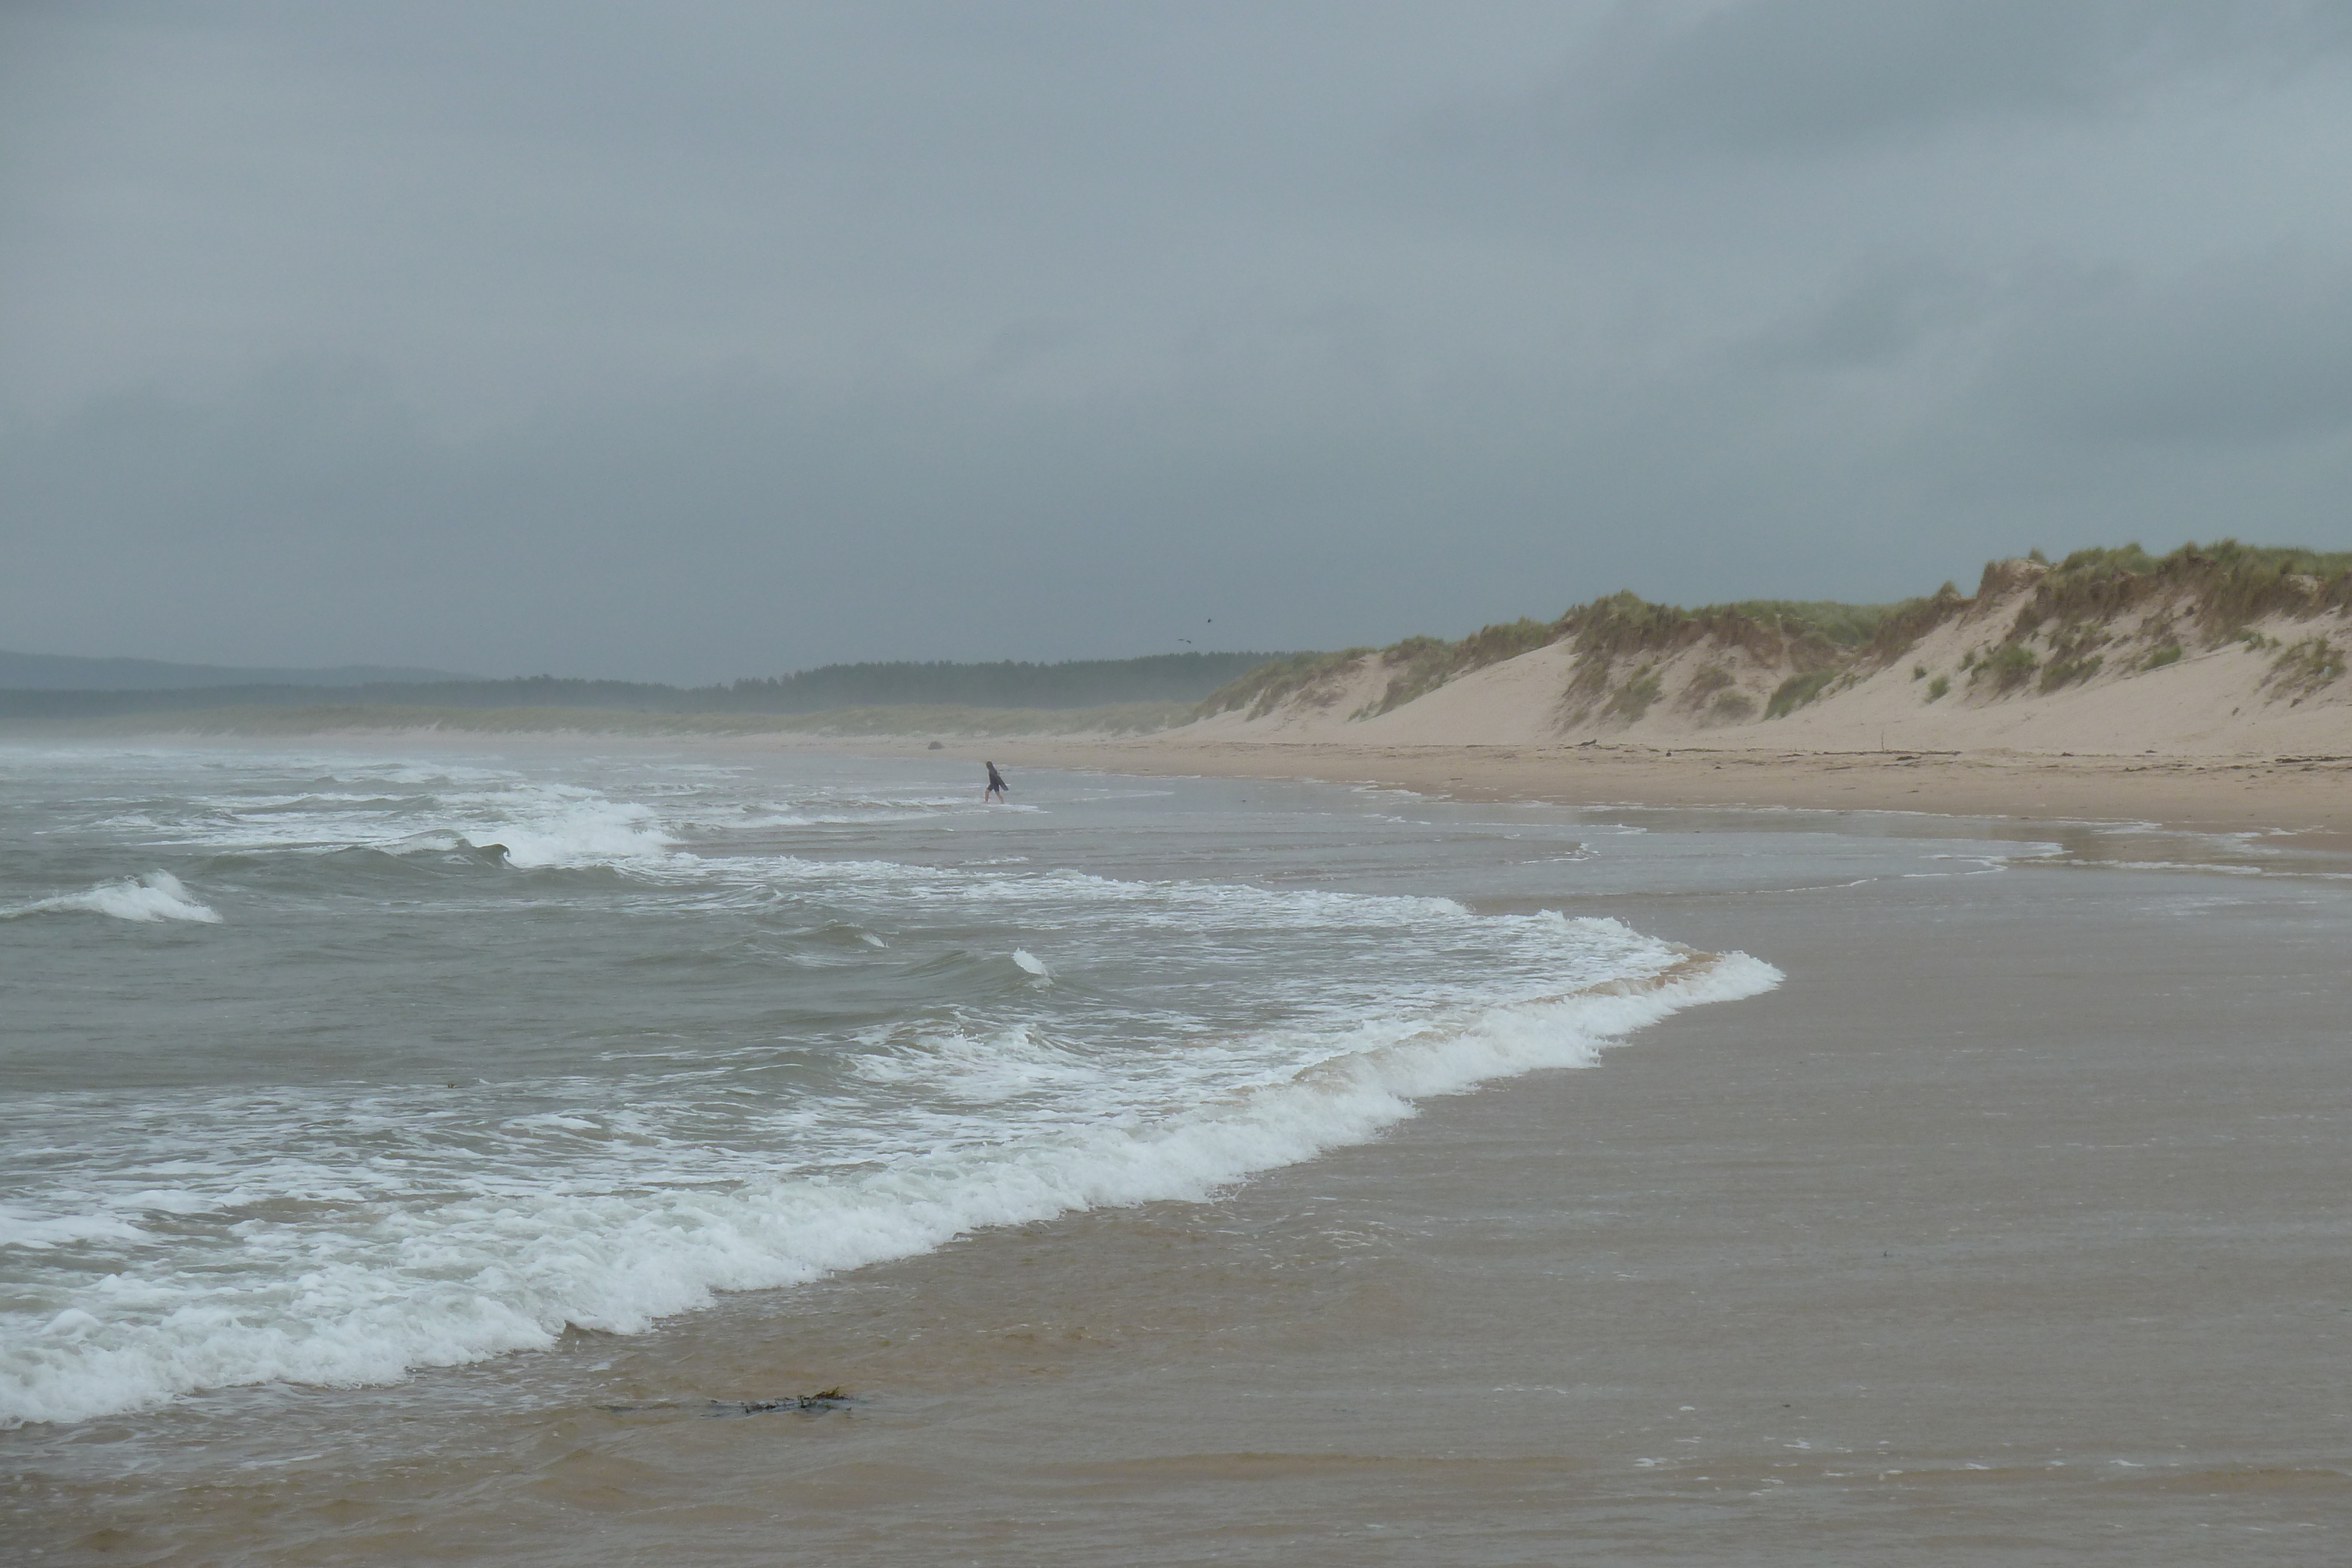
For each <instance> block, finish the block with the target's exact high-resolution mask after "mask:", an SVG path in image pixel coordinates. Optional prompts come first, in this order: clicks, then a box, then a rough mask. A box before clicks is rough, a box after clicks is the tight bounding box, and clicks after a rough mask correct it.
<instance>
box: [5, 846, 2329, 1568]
mask: <svg viewBox="0 0 2352 1568" xmlns="http://www.w3.org/2000/svg"><path fill="white" fill-rule="evenodd" d="M1749 825H1752V820H1751V821H1750V823H1749ZM1915 826H1916V824H1915ZM2346 885H2347V884H2345V883H2341V882H2336V881H2331V880H2320V879H2315V878H2307V877H2245V876H2227V875H2221V874H2218V873H2172V872H2145V871H2142V872H2125V871H2114V870H2102V869H2096V868H2085V867H2083V866H2079V865H2077V866H2041V867H2034V866H2024V867H2018V868H2015V869H2011V870H2010V871H2007V872H2004V873H1999V874H1994V875H1983V876H1969V877H1951V878H1937V879H1932V880H1898V881H1895V882H1887V883H1874V884H1872V885H1871V886H1868V887H1864V888H1832V887H1820V888H1812V889H1803V890H1796V891H1789V892H1775V893H1763V894H1754V893H1751V894H1705V895H1695V896H1686V897H1656V896H1650V897H1641V898H1633V897H1627V898H1619V899H1604V900H1587V901H1577V900H1574V899H1570V900H1567V901H1565V902H1566V904H1567V906H1568V907H1569V908H1570V911H1571V912H1572V913H1580V914H1608V915H1617V916H1619V917H1621V918H1623V919H1625V920H1627V921H1628V922H1629V923H1631V924H1633V925H1636V926H1638V927H1640V928H1642V929H1644V930H1648V931H1653V932H1656V933H1658V934H1661V935H1664V936H1670V937H1673V938H1675V939H1678V940H1682V941H1685V942H1689V943H1692V944H1694V945H1696V946H1701V947H1705V948H1708V949H1714V950H1721V949H1727V948H1739V949H1743V950H1746V951H1749V952H1753V953H1756V954H1758V955H1759V956H1763V957H1766V958H1769V960H1771V961H1772V962H1774V963H1776V964H1778V965H1780V967H1782V968H1783V969H1784V970H1786V971H1787V973H1788V976H1789V978H1788V981H1787V983H1786V984H1785V985H1784V986H1783V987H1782V988H1780V990H1778V991H1776V992H1774V993H1771V994H1769V995H1768V996H1765V997H1762V998H1755V999H1752V1000H1749V1001H1745V1002H1738V1003H1733V1004H1728V1005H1724V1006H1717V1007H1712V1008H1702V1009H1694V1010H1691V1011H1688V1012H1685V1013H1684V1014H1681V1015H1679V1016H1677V1017H1675V1018H1674V1019H1670V1020H1668V1021H1667V1022H1665V1023H1664V1024H1662V1025H1659V1026H1656V1027H1654V1028H1653V1029H1651V1030H1647V1031H1645V1032H1643V1034H1641V1035H1639V1036H1637V1037H1635V1038H1634V1039H1633V1040H1632V1041H1631V1042H1629V1043H1628V1044H1626V1045H1625V1046H1623V1047H1622V1048H1621V1049H1619V1050H1617V1051H1612V1052H1611V1053H1610V1054H1609V1055H1608V1056H1607V1057H1606V1058H1605V1059H1604V1060H1603V1061H1602V1062H1601V1064H1600V1065H1599V1066H1597V1067H1594V1068H1591V1069H1589V1070H1584V1071H1570V1072H1558V1073H1550V1074H1544V1075H1538V1076H1535V1077H1529V1078H1522V1079H1518V1080H1515V1081H1512V1082H1507V1083H1504V1084H1498V1085H1496V1086H1493V1087H1491V1088H1489V1089H1488V1090H1486V1091H1485V1092H1480V1093H1476V1094H1473V1095H1467V1096H1463V1097H1460V1098H1454V1099H1447V1100H1440V1101H1434V1102H1431V1103H1429V1104H1428V1105H1427V1106H1426V1108H1425V1109H1424V1112H1423V1114H1422V1115H1421V1116H1420V1117H1418V1118H1417V1119H1415V1120H1413V1121H1412V1122H1410V1123H1407V1124H1404V1125H1403V1126H1402V1127H1400V1128H1398V1129H1397V1130H1395V1131H1394V1132H1393V1133H1392V1134H1391V1135H1390V1136H1388V1137H1386V1138H1384V1139H1382V1140H1381V1141H1380V1142H1378V1143H1375V1144H1372V1145H1367V1146H1364V1147H1360V1148H1355V1149H1350V1150H1344V1151H1341V1152H1339V1153H1336V1154H1334V1155H1328V1156H1326V1157H1325V1158H1322V1159H1319V1160H1317V1161H1314V1162H1312V1163H1309V1164H1307V1165H1304V1166H1295V1167H1291V1168H1288V1169H1286V1170H1281V1171H1276V1172H1274V1173H1271V1174H1269V1175H1267V1176H1262V1177H1260V1178H1257V1179H1255V1180H1254V1181H1252V1182H1250V1183H1248V1184H1246V1185H1245V1186H1242V1187H1241V1188H1239V1189H1238V1190H1236V1191H1234V1192H1233V1193H1231V1194H1229V1195H1227V1196H1226V1197H1223V1198H1222V1199H1220V1200H1219V1201H1216V1202H1213V1203H1210V1204H1205V1205H1179V1204H1169V1205H1158V1206H1152V1207H1145V1208H1139V1209H1129V1210H1118V1211H1107V1212H1098V1213H1090V1214H1083V1215H1077V1216H1073V1217H1070V1218H1066V1219H1063V1220H1060V1221H1056V1222H1054V1223H1051V1224H1046V1225H1040V1226H1035V1227H1031V1228H1025V1229H1023V1230H1019V1231H1007V1232H994V1233H984V1234H981V1235H977V1236H973V1237H971V1238H968V1239H965V1240H963V1241H961V1242H960V1243H958V1244H956V1245H954V1246H951V1247H950V1248H948V1249H945V1250H943V1251H941V1252H939V1253H936V1254H933V1255H930V1256H928V1257H925V1258H920V1259H916V1260H909V1261H908V1262H904V1263H900V1264H896V1265H889V1266H886V1267H881V1268H876V1269H869V1270H861V1271H858V1272H857V1273H855V1274H853V1275H849V1276H846V1277H844V1278H842V1279H839V1280H835V1281H830V1282H827V1283H825V1284H824V1285H821V1286H818V1287H814V1288H812V1289H809V1290H806V1291H798V1292H793V1293H792V1294H791V1295H790V1296H789V1297H788V1298H779V1297H775V1296H747V1297H740V1298H735V1299H732V1300H730V1301H728V1302H727V1303H725V1304H724V1305H722V1306H721V1307H720V1308H719V1309H718V1310H716V1311H714V1312H709V1313H706V1314H703V1315H700V1316H697V1317H694V1318H690V1319H687V1320H682V1321H680V1322H678V1323H677V1325H676V1326H674V1327H672V1328H669V1329H667V1330H665V1331H663V1332H661V1333H656V1334H654V1335H651V1336H647V1337H646V1338H643V1339H637V1340H616V1339H613V1338H610V1337H607V1336H599V1335H587V1334H580V1335H574V1336H571V1337H570V1338H569V1339H568V1340H567V1342H566V1343H565V1345H564V1347H563V1348H562V1350H560V1351H558V1352H556V1353H554V1354H555V1357H556V1358H557V1360H558V1362H559V1364H560V1365H561V1368H562V1381H563V1382H564V1384H565V1390H566V1391H565V1392H564V1393H563V1395H562V1397H560V1398H559V1399H557V1401H556V1402H555V1404H554V1405H553V1406H548V1405H546V1404H545V1403H543V1401H544V1399H545V1386H546V1368H545V1366H544V1365H541V1367H540V1368H539V1369H538V1370H536V1371H534V1372H533V1373H531V1374H530V1376H531V1378H532V1379H534V1380H535V1381H534V1387H535V1388H536V1389H537V1391H538V1392H536V1393H535V1394H534V1395H533V1396H532V1397H531V1398H530V1400H529V1401H522V1402H519V1404H518V1406H517V1407H516V1408H515V1409H514V1411H513V1413H512V1414H511V1415H510V1416H506V1417H504V1418H497V1417H493V1418H490V1419H487V1420H486V1419H485V1418H484V1417H483V1416H481V1415H480V1414H479V1395H480V1393H481V1391H482V1390H483V1389H485V1388H486V1387H487V1388H493V1389H495V1388H496V1387H497V1386H499V1381H500V1380H501V1379H512V1378H516V1377H518V1376H519V1374H518V1373H517V1371H516V1368H517V1366H518V1365H519V1364H520V1363H518V1362H513V1361H510V1362H508V1363H503V1364H489V1365H486V1366H480V1367H475V1368H468V1369H461V1370H459V1371H457V1372H452V1373H446V1374H433V1375H427V1376H426V1377H425V1378H424V1379H421V1380H420V1382H421V1383H423V1384H424V1385H426V1392H427V1394H428V1396H429V1393H430V1387H431V1385H433V1384H434V1382H435V1380H436V1379H437V1380H440V1381H441V1382H443V1383H444V1384H445V1385H446V1386H447V1387H448V1389H449V1390H450V1392H451V1396H452V1397H451V1399H450V1401H449V1408H450V1413H449V1414H447V1415H446V1416H436V1414H435V1413H434V1411H433V1408H432V1406H431V1404H430V1400H429V1397H428V1398H427V1400H426V1401H425V1403H424V1404H422V1405H420V1404H419V1402H418V1400H417V1398H416V1396H415V1390H414V1389H411V1390H407V1391H403V1392H402V1393H400V1394H399V1395H398V1396H393V1395H390V1394H381V1393H379V1394H370V1393H365V1392H362V1393H358V1394H354V1393H351V1392H344V1391H331V1390H329V1391H310V1392H298V1393H292V1394H288V1393H268V1392H263V1391H256V1392H254V1393H252V1394H250V1395H247V1396H238V1397H241V1398H246V1399H249V1400H252V1401H256V1402H266V1401H271V1400H274V1401H277V1402H278V1411H279V1419H278V1421H277V1422H276V1424H275V1434H276V1435H275V1436H274V1437H266V1438H264V1437H248V1438H247V1439H246V1440H247V1442H249V1443H251V1444H253V1445H254V1446H253V1448H252V1451H251V1452H250V1453H249V1454H246V1455H243V1456H231V1455H224V1454H222V1453H220V1452H218V1451H216V1450H215V1451H212V1452H208V1453H206V1454H205V1455H204V1456H203V1466H204V1468H203V1474H202V1475H201V1477H199V1476H197V1475H195V1474H193V1473H192V1474H191V1476H190V1477H189V1478H188V1479H189V1481H190V1483H191V1484H188V1485H184V1486H183V1485H178V1484H174V1483H173V1482H172V1481H171V1480H169V1479H167V1478H164V1477H162V1476H155V1475H150V1476H144V1477H138V1478H129V1479H116V1480H101V1479H96V1478H95V1477H89V1478H83V1479H76V1478H74V1477H73V1476H72V1475H71V1474H70V1466H67V1467H62V1468H61V1467H59V1466H58V1465H57V1464H56V1463H55V1462H53V1461H54V1455H51V1456H50V1458H45V1460H44V1462H43V1465H42V1466H41V1468H40V1472H41V1473H39V1474H37V1475H35V1476H34V1477H32V1478H30V1479H23V1480H20V1481H18V1482H17V1483H16V1485H15V1488H14V1490H15V1496H14V1497H13V1499H12V1503H13V1505H14V1509H13V1512H14V1516H15V1518H16V1520H17V1521H31V1522H32V1524H33V1529H32V1530H31V1531H28V1534H27V1537H26V1538H27V1539H32V1540H33V1544H34V1550H33V1551H32V1552H31V1553H30V1560H33V1561H41V1562H85V1561H87V1562H174V1563H194V1562H206V1563H210V1562H238V1563H352V1562H387V1563H388V1562H499V1563H548V1564H554V1563H564V1564H580V1563H589V1564H598V1563H653V1562H660V1563H764V1562H779V1561H783V1562H789V1561H800V1560H808V1561H834V1562H846V1563H892V1564H895V1563H909V1564H913V1563H925V1564H929V1563H983V1564H990V1565H996V1564H1013V1563H1055V1564H1062V1563H1067V1564H1097V1563H1120V1564H1129V1563H1133V1564H1156V1563H1200V1562H1211V1561H1214V1562H1234V1563H1266V1564H1275V1563H1281V1564H1298V1563H1335V1564H1336V1563H1465V1564H1487V1563H1496V1564H1500V1563H1559V1562H1576V1563H1667V1564H1673V1563H1694V1564H1696V1563H1706V1564H1714V1563H1852V1564H1856V1565H1859V1564H1865V1563H1868V1564H1886V1563H1899V1564H1909V1563H1917V1564H1923V1565H1924V1564H1929V1563H1937V1564H1942V1563H2002V1564H2007V1563H2057V1562H2065V1563H2077V1562H2085V1561H2088V1562H2112V1563H2134V1564H2146V1563H2181V1564H2189V1563H2198V1564H2205V1563H2219V1562H2228V1563H2256V1564H2263V1563H2294V1564H2306V1563H2307V1564H2318V1563H2336V1562H2341V1561H2343V1560H2344V1559H2345V1557H2346V1555H2347V1553H2352V1540H2347V1534H2352V1356H2347V1351H2352V1307H2347V1302H2352V1247H2347V1241H2352V1222H2348V1221H2347V1214H2346V1208H2345V1204H2344V1199H2343V1194H2344V1193H2345V1191H2346V1190H2347V1176H2352V1157H2347V1150H2346V1146H2345V1144H2344V1140H2343V1135H2342V1130H2343V1128H2344V1126H2345V1125H2346V1124H2347V1113H2352V1071H2347V1069H2352V1062H2347V1034H2346V1030H2345V1028H2344V1023H2343V1020H2344V1019H2345V1017H2346V1016H2347V1013H2346V1004H2347V1001H2352V979H2347V973H2346V966H2345V965H2344V963H2343V961H2342V959H2343V955H2344V953H2345V952H2346V950H2347V939H2352V893H2347V891H2345V889H2346ZM1547 902H1548V903H1550V904H1560V903H1562V902H1563V901H1561V900H1549V901H1547ZM832 1385H843V1386H845V1388H846V1390H847V1391H848V1392H849V1393H850V1394H852V1395H854V1396H856V1403H855V1404H854V1405H852V1406H848V1407H846V1408H844V1409H835V1410H830V1411H824V1412H817V1413H809V1414H801V1413H797V1412H793V1413H784V1412H771V1413H763V1414H754V1415H742V1414H733V1415H729V1414H726V1413H725V1412H724V1407H723V1406H721V1407H714V1406H711V1405H710V1404H709V1401H711V1400H713V1399H719V1400H743V1399H769V1398H774V1397H777V1396H786V1395H794V1394H808V1393H814V1392H816V1391H818V1390H820V1389H824V1388H827V1387H829V1386H832ZM614 1406H623V1407H624V1408H613V1407H614ZM714 1408H716V1409H717V1410H718V1411H719V1413H717V1414H714ZM138 1419H142V1420H145V1421H147V1422H150V1423H151V1424H152V1423H154V1422H157V1421H162V1422H164V1423H166V1424H168V1423H170V1422H174V1421H176V1422H179V1423H181V1424H182V1427H183V1429H184V1432H185V1435H186V1437H187V1439H188V1447H189V1448H190V1449H191V1451H192V1453H193V1451H194V1448H195V1447H196V1445H198V1444H199V1443H201V1442H203V1441H204V1440H205V1437H204V1435H205V1433H206V1432H207V1431H215V1432H217V1430H218V1428H217V1427H208V1426H207V1423H206V1419H205V1416H203V1415H202V1414H201V1413H199V1412H194V1411H187V1412H181V1413H177V1414H173V1415H168V1416H148V1417H142V1418H138ZM105 1436H106V1434H105V1432H104V1430H103V1424H100V1425H99V1426H97V1427H93V1428H92V1429H91V1430H90V1431H89V1433H88V1435H87V1439H88V1441H89V1442H91V1443H93V1444H98V1443H102V1442H103V1441H104V1440H105ZM192 1462H193V1461H192ZM44 1478H46V1479H44Z"/></svg>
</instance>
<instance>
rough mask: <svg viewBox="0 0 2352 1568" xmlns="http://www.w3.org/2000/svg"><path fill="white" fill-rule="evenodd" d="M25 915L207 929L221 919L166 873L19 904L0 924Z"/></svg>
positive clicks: (1, 917) (1, 915)
mask: <svg viewBox="0 0 2352 1568" xmlns="http://www.w3.org/2000/svg"><path fill="white" fill-rule="evenodd" d="M26 915H110V916H111V917H113V918H114V919H116V920H139V921H155V920H192V921H195V922H197V923H199V924H201V925H219V924H220V918H221V917H220V915H219V913H218V912H217V911H216V910H215V909H213V908H212V907H211V906H210V905H208V904H203V903H200V902H198V900H197V898H196V896H195V895H194V894H192V893H190V892H189V891H188V890H187V888H186V887H185V886H184V885H183V884H182V883H181V881H180V879H179V878H178V877H176V876H173V874H172V873H170V872H168V871H152V872H149V873H147V874H146V875H144V876H142V877H136V878H131V877H126V878H124V879H122V880H121V881H120V882H102V883H99V884H98V885H97V886H96V887H93V888H91V889H89V891H88V892H86V893H68V894H61V895H59V896H58V897H56V898H40V899H36V900H34V901H33V902H32V903H30V904H18V905H16V907H15V908H13V909H0V920H16V919H21V918H23V917H24V916H26Z"/></svg>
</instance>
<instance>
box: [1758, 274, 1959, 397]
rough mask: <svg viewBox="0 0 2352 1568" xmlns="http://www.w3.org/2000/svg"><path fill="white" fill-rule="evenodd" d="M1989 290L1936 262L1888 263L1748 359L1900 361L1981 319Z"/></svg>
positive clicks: (1789, 363)
mask: <svg viewBox="0 0 2352 1568" xmlns="http://www.w3.org/2000/svg"><path fill="white" fill-rule="evenodd" d="M1990 293H1991V289H1990V286H1989V285H1988V283H1987V281H1986V280H1985V279H1982V278H1980V277H1971V276H1969V275H1968V274H1966V273H1964V272H1962V271H1960V270H1959V269H1958V268H1957V267H1953V266H1951V265H1950V264H1948V263H1947V262H1943V261H1941V260H1938V259H1937V258H1935V257H1932V256H1900V257H1891V258H1885V259H1880V260H1877V261H1874V262H1873V263H1870V264H1868V265H1865V266H1863V267H1857V268H1855V269H1854V271H1853V273H1851V274H1849V275H1848V276H1846V277H1843V278H1841V279H1839V280H1838V282H1837V284H1836V286H1835V287H1833V288H1832V289H1831V290H1830V291H1829V293H1828V295H1827V297H1826V298H1824V299H1823V300H1822V302H1821V303H1820V304H1819V305H1818V306H1815V307H1813V308H1808V309H1805V310H1802V311H1801V312H1799V313H1798V314H1796V315H1795V316H1793V317H1791V318H1790V319H1786V320H1784V321H1781V322H1779V323H1777V324H1775V325H1774V326H1773V327H1771V328H1769V329H1767V330H1765V331H1763V332H1761V333H1759V334H1758V335H1757V336H1756V338H1755V339H1754V340H1751V341H1750V342H1749V343H1748V344H1746V345H1744V348H1743V357H1745V358H1748V359H1749V360H1751V361H1753V362H1755V363H1757V364H1759V365H1762V366H1765V367H1768V368H1775V369H1794V370H1828V371H1837V370H1854V369H1865V368H1872V367H1883V366H1886V365H1891V364H1895V363H1897V362H1899V361H1902V360H1903V359H1904V358H1906V356H1908V355H1909V354H1910V353H1911V352H1912V351H1913V350H1916V348H1917V347H1918V346H1919V345H1920V344H1921V343H1922V342H1923V341H1924V340H1927V338H1928V337H1930V336H1931V335H1933V334H1936V333H1938V332H1944V331H1950V330H1953V329H1958V328H1961V327H1964V326H1966V325H1968V324H1969V323H1972V322H1974V321H1975V320H1977V319H1979V317H1980V316H1981V315H1982V313H1983V311H1984V309H1985V308H1987V305H1988V302H1989V297H1990Z"/></svg>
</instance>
